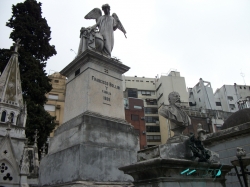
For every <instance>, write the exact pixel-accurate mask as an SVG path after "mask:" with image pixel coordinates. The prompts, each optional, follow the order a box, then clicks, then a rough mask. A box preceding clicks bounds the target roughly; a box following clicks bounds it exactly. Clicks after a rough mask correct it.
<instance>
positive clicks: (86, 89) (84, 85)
mask: <svg viewBox="0 0 250 187" xmlns="http://www.w3.org/2000/svg"><path fill="white" fill-rule="evenodd" d="M128 70H129V67H128V66H125V65H123V64H122V63H121V62H119V61H117V60H114V59H112V58H107V57H105V56H103V55H101V54H98V53H96V52H94V51H91V50H86V51H84V52H83V53H82V54H81V55H80V56H78V57H77V58H76V59H74V60H73V61H72V62H71V63H70V64H69V65H68V66H67V67H65V68H64V69H63V70H62V71H61V72H60V73H61V74H62V75H64V76H66V77H67V78H68V80H67V84H66V87H67V89H66V96H65V109H64V120H63V121H64V122H67V121H69V120H70V119H72V118H74V117H76V116H78V115H80V114H82V113H83V112H85V111H92V112H96V113H100V114H102V115H105V116H109V117H112V118H120V119H125V115H124V104H123V92H122V73H125V72H126V71H128Z"/></svg>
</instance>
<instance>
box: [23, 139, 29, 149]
mask: <svg viewBox="0 0 250 187" xmlns="http://www.w3.org/2000/svg"><path fill="white" fill-rule="evenodd" d="M28 144H29V139H28V138H25V142H24V146H25V147H28Z"/></svg>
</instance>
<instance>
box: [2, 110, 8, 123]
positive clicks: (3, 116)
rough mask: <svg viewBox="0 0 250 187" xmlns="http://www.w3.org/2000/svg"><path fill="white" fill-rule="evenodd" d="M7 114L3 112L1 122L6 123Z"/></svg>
mask: <svg viewBox="0 0 250 187" xmlns="http://www.w3.org/2000/svg"><path fill="white" fill-rule="evenodd" d="M6 114H7V113H6V111H3V112H2V116H1V122H5V119H6Z"/></svg>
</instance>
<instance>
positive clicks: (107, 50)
mask: <svg viewBox="0 0 250 187" xmlns="http://www.w3.org/2000/svg"><path fill="white" fill-rule="evenodd" d="M102 10H103V12H104V15H103V16H102V12H101V10H100V9H99V8H94V9H93V10H92V11H90V12H89V13H88V14H87V15H86V16H85V17H84V18H85V19H95V20H96V24H95V25H93V26H92V27H89V28H82V29H81V36H80V37H81V40H84V41H81V43H80V46H79V50H78V55H80V54H81V53H82V52H83V51H84V50H86V49H87V48H91V49H94V50H96V51H98V52H101V53H103V54H104V55H106V56H108V57H111V52H112V50H113V47H114V31H115V30H116V29H117V28H118V29H120V30H121V31H122V32H123V33H124V35H125V34H126V31H125V29H124V27H123V26H122V24H121V22H120V20H119V18H118V16H117V15H116V14H115V13H113V14H112V16H110V6H109V5H108V4H105V5H103V6H102ZM97 27H98V29H99V31H97V30H96V28H97ZM125 36H126V35H125ZM86 42H87V43H86Z"/></svg>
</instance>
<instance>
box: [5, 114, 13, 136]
mask: <svg viewBox="0 0 250 187" xmlns="http://www.w3.org/2000/svg"><path fill="white" fill-rule="evenodd" d="M12 118H13V116H11V115H9V117H8V122H7V124H8V127H7V129H6V130H7V134H9V131H10V130H11V124H12V123H11V121H12Z"/></svg>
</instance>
